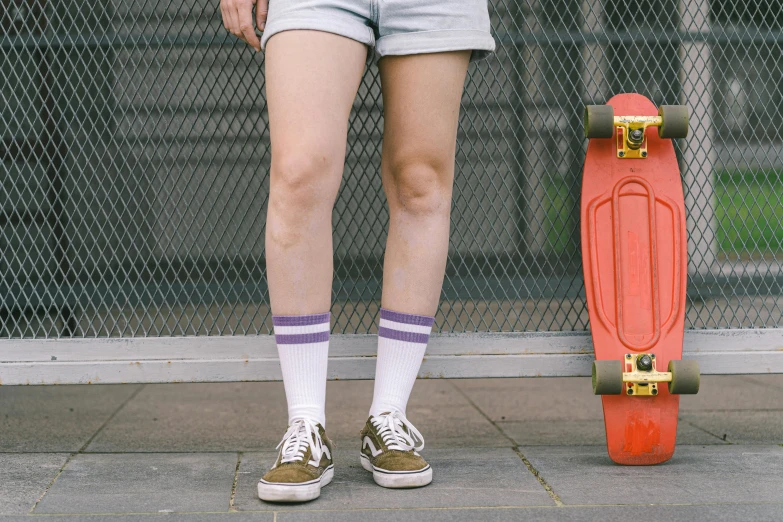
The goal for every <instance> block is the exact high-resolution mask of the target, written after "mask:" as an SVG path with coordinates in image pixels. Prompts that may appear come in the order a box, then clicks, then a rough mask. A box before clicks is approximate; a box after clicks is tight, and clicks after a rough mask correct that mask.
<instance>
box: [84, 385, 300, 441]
mask: <svg viewBox="0 0 783 522" xmlns="http://www.w3.org/2000/svg"><path fill="white" fill-rule="evenodd" d="M286 419H287V416H286V402H285V392H284V389H283V383H281V382H270V383H266V382H261V383H205V384H191V383H187V384H183V383H179V384H156V385H147V386H146V387H145V388H144V390H142V392H141V393H139V394H138V395H137V396H136V397H134V399H133V400H132V401H130V402H129V403H128V404H127V405H126V406H125V407H124V408H123V409H122V411H120V412H119V413H118V414H117V416H116V417H114V419H112V421H111V422H110V423H109V424H107V426H106V427H105V428H104V429H103V430H102V431H101V433H100V434H99V435H98V436H97V437H96V438H95V439H94V440H93V441H92V443H91V444H90V445H89V446H88V447H87V449H86V451H87V452H131V451H140V452H166V451H174V452H183V451H184V452H187V451H244V450H254V449H256V450H258V449H267V448H269V447H270V446H271V447H274V446H275V445H277V443H278V441H279V439H280V437H281V436H282V435H283V433H284V432H285V424H286Z"/></svg>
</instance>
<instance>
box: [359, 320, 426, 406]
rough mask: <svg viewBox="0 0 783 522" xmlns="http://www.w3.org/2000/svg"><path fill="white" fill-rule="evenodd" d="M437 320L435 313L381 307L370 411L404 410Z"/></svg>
mask: <svg viewBox="0 0 783 522" xmlns="http://www.w3.org/2000/svg"><path fill="white" fill-rule="evenodd" d="M434 322H435V318H433V317H427V316H424V315H413V314H403V313H399V312H392V311H391V310H386V309H384V308H381V323H380V325H379V327H378V360H377V362H376V364H375V391H374V393H373V399H372V406H371V407H370V415H373V416H375V415H379V414H381V413H384V412H388V411H394V410H399V411H400V412H402V414H403V415H404V414H405V408H406V407H407V406H408V398H409V397H410V396H411V390H413V384H414V383H415V382H416V376H417V375H418V374H419V368H420V367H421V361H422V359H424V352H425V351H426V350H427V342H428V341H429V337H430V332H431V331H432V324H433V323H434Z"/></svg>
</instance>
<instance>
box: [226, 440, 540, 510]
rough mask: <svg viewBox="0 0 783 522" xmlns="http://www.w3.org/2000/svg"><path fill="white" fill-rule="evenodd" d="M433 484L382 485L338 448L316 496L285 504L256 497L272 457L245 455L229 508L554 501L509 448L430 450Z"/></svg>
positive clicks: (355, 458)
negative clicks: (331, 475)
mask: <svg viewBox="0 0 783 522" xmlns="http://www.w3.org/2000/svg"><path fill="white" fill-rule="evenodd" d="M422 454H423V455H424V457H425V458H426V459H427V460H428V461H429V463H430V464H431V465H432V468H433V482H432V484H430V485H429V486H427V487H424V488H419V489H409V490H392V489H383V488H381V487H380V486H378V485H376V484H375V482H373V480H372V475H371V474H370V473H368V472H367V471H365V470H364V469H363V468H362V467H361V465H360V464H359V458H358V451H356V450H354V449H353V448H352V449H341V448H337V450H336V451H335V475H334V480H333V481H332V483H331V484H330V485H328V486H327V487H325V488H324V489H323V490H322V491H321V497H320V498H318V499H316V500H314V501H312V502H308V503H305V504H301V505H297V506H290V505H285V504H272V503H267V502H263V501H261V500H259V499H258V491H257V486H256V485H257V483H258V479H259V478H261V476H262V475H263V474H264V473H265V472H266V470H267V469H268V468H269V466H271V464H272V462H273V461H274V458H275V456H276V455H275V454H274V453H272V452H263V453H246V454H244V455H243V457H242V464H241V465H240V468H239V480H238V482H237V490H236V495H235V497H234V507H235V508H236V509H237V510H239V511H279V510H283V509H285V510H296V511H301V510H313V509H319V510H322V509H326V510H345V509H393V508H414V507H427V508H443V507H460V506H479V507H487V506H530V505H538V506H552V505H554V502H553V501H552V499H551V498H550V497H549V495H548V494H547V493H546V491H545V490H544V488H543V487H542V486H541V484H539V482H538V481H537V480H536V478H535V477H534V476H533V475H532V474H531V473H530V472H529V471H528V470H527V468H526V467H525V465H524V464H523V463H522V461H521V460H520V458H519V456H518V455H517V454H516V453H514V451H513V450H511V449H508V448H467V449H465V448H455V449H429V448H425V449H424V451H423V452H422Z"/></svg>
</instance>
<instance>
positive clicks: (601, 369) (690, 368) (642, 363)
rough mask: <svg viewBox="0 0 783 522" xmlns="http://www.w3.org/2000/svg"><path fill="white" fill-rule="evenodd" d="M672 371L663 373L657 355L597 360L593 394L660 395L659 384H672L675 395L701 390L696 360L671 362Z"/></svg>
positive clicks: (672, 392)
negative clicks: (658, 364)
mask: <svg viewBox="0 0 783 522" xmlns="http://www.w3.org/2000/svg"><path fill="white" fill-rule="evenodd" d="M668 370H669V371H668V372H659V371H658V369H657V368H656V365H655V354H653V353H637V354H632V353H628V354H625V360H624V361H616V360H603V361H594V362H593V393H594V394H596V395H620V394H622V393H625V394H626V395H634V396H637V397H644V396H655V395H658V383H661V382H666V383H669V393H671V394H680V395H684V394H694V393H698V392H699V382H700V372H699V363H697V362H696V361H669V368H668Z"/></svg>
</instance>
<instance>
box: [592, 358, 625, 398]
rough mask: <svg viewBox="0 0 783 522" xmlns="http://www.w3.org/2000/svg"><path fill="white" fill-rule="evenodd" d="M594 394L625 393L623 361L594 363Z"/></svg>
mask: <svg viewBox="0 0 783 522" xmlns="http://www.w3.org/2000/svg"><path fill="white" fill-rule="evenodd" d="M593 393H594V394H596V395H619V394H621V393H623V362H622V361H593Z"/></svg>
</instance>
